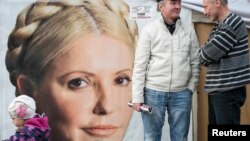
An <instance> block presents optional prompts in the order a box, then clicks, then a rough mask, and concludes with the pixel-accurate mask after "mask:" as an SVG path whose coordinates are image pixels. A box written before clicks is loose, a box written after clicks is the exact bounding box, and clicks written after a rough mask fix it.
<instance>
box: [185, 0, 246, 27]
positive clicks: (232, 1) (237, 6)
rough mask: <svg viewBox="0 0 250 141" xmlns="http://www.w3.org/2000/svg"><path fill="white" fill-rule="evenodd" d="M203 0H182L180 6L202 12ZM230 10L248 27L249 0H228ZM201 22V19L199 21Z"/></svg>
mask: <svg viewBox="0 0 250 141" xmlns="http://www.w3.org/2000/svg"><path fill="white" fill-rule="evenodd" d="M202 3H203V0H182V6H183V7H185V8H188V9H192V10H194V11H198V12H201V13H202V12H203V4H202ZM228 7H229V9H230V11H232V12H235V13H236V14H238V15H239V16H241V17H242V18H243V20H244V21H245V22H246V24H247V28H250V0H228ZM199 22H203V19H201V21H199Z"/></svg>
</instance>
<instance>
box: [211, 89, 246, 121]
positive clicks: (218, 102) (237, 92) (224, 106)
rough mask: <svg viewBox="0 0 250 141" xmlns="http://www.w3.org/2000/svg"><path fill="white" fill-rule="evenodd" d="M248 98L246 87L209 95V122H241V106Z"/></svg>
mask: <svg viewBox="0 0 250 141" xmlns="http://www.w3.org/2000/svg"><path fill="white" fill-rule="evenodd" d="M245 100H246V87H245V86H244V87H239V88H236V89H232V90H228V91H223V92H213V93H209V95H208V103H209V124H235V125H239V124H240V108H241V106H242V105H243V104H244V103H245Z"/></svg>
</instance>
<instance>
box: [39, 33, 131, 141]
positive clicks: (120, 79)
mask: <svg viewBox="0 0 250 141" xmlns="http://www.w3.org/2000/svg"><path fill="white" fill-rule="evenodd" d="M132 66H133V57H132V55H131V51H130V50H129V47H128V46H127V45H126V44H124V43H123V42H121V41H119V40H116V39H114V38H111V37H108V36H104V35H88V36H83V37H79V38H78V39H77V40H74V41H73V42H72V43H70V48H69V50H67V51H66V52H65V53H63V54H62V55H59V56H58V57H56V59H55V60H54V61H53V63H52V64H51V65H50V66H49V68H48V69H47V70H46V73H45V76H44V78H43V81H42V83H41V86H40V87H39V90H38V91H36V94H35V95H36V97H37V103H38V108H39V110H41V111H43V112H45V113H46V114H47V115H48V118H49V124H50V126H51V128H52V137H59V138H60V139H64V140H74V141H78V140H79V141H83V140H86V141H87V140H88V141H91V140H98V139H101V140H102V141H119V140H122V137H123V136H124V134H125V132H126V129H127V126H128V124H129V120H130V117H131V114H132V110H131V109H130V108H129V107H128V106H127V103H128V101H129V100H130V99H131V76H132ZM55 140H57V139H56V138H55ZM58 140H59V139H58Z"/></svg>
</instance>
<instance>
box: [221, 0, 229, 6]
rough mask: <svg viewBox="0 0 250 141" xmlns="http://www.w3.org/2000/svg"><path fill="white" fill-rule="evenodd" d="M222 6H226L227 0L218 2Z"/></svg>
mask: <svg viewBox="0 0 250 141" xmlns="http://www.w3.org/2000/svg"><path fill="white" fill-rule="evenodd" d="M220 1H221V4H222V5H227V4H228V1H227V0H220Z"/></svg>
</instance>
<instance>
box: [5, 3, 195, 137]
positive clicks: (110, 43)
mask: <svg viewBox="0 0 250 141" xmlns="http://www.w3.org/2000/svg"><path fill="white" fill-rule="evenodd" d="M39 1H40V2H41V3H40V4H35V5H34V4H32V3H33V2H35V0H1V1H0V32H1V34H0V73H1V77H0V103H1V107H0V139H1V140H3V139H7V138H9V137H10V136H11V135H13V134H14V133H15V130H16V127H15V126H14V125H13V123H12V119H11V117H10V116H9V113H8V106H9V104H10V103H11V101H12V100H13V99H14V98H15V97H16V95H20V94H26V95H29V96H32V97H34V99H35V101H36V104H37V106H36V108H37V109H36V111H37V112H38V113H45V114H46V115H47V116H48V119H49V121H50V122H49V123H50V126H51V127H52V133H53V140H57V141H62V140H63V141H66V140H75V141H119V140H122V141H142V140H143V124H142V120H141V116H140V113H138V112H135V111H133V110H132V108H130V107H129V106H128V104H127V103H128V102H129V101H130V100H131V77H132V70H133V59H134V53H135V47H136V42H137V39H138V37H139V36H140V31H141V29H142V28H143V27H144V26H145V25H146V24H147V23H149V22H150V21H152V20H154V18H155V17H157V16H159V13H158V12H157V11H156V7H157V3H156V2H155V1H154V0H55V1H53V2H52V3H47V0H39ZM24 8H26V9H24ZM34 9H36V10H34ZM21 11H22V14H19V13H20V12H21ZM18 14H19V18H18V19H17V16H18ZM168 128H169V127H168V122H167V117H166V120H165V125H164V128H163V134H162V140H164V141H167V140H170V139H169V129H168ZM189 140H192V124H191V126H190V130H189Z"/></svg>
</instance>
